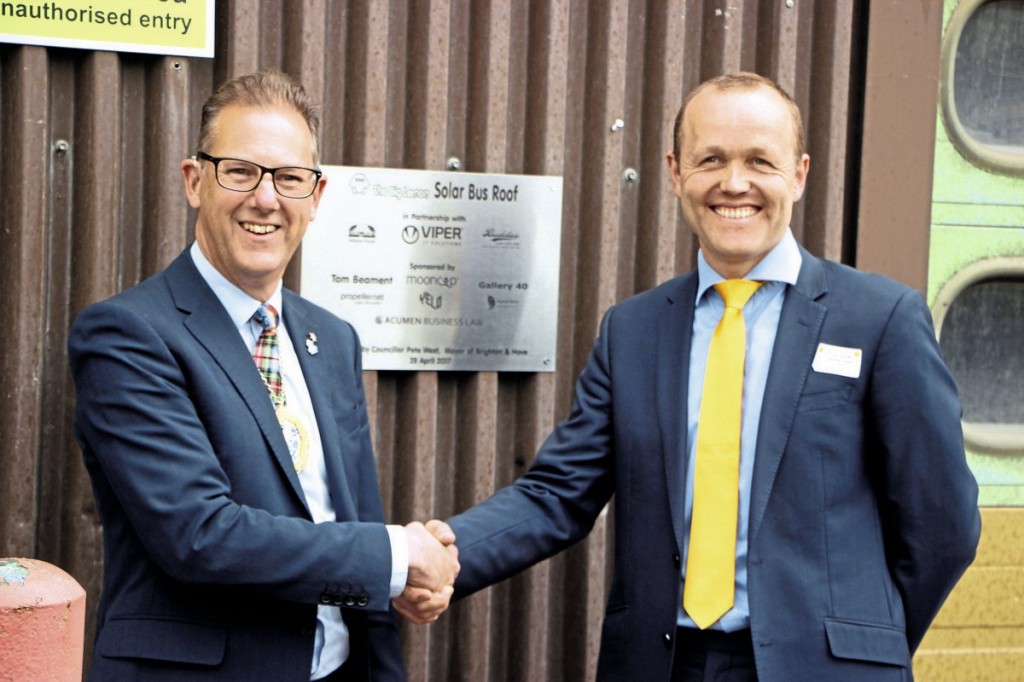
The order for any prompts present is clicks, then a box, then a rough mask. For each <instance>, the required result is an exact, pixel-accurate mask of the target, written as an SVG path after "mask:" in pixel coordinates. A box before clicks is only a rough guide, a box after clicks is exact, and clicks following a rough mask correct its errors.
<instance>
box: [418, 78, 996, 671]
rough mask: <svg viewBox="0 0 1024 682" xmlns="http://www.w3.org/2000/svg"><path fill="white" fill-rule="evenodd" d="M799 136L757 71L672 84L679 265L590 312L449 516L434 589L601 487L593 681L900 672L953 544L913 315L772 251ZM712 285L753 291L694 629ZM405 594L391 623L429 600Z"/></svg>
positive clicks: (714, 321)
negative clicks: (522, 451)
mask: <svg viewBox="0 0 1024 682" xmlns="http://www.w3.org/2000/svg"><path fill="white" fill-rule="evenodd" d="M802 139H803V130H802V123H801V119H800V112H799V110H798V109H797V107H796V105H795V103H794V102H793V100H792V99H791V98H790V97H789V96H788V95H787V94H786V93H785V92H783V91H782V90H781V89H780V88H779V87H778V86H777V85H776V84H775V83H774V82H772V81H770V80H769V79H766V78H762V77H760V76H757V75H755V74H750V73H738V74H732V75H727V76H724V77H720V78H718V79H714V80H712V81H709V82H708V83H705V84H703V85H702V86H700V87H699V88H698V89H697V90H695V91H694V92H693V93H692V94H691V95H690V96H689V97H688V99H687V101H686V103H685V104H684V106H683V109H682V110H681V111H680V115H679V118H678V119H677V123H676V130H675V139H674V145H675V147H674V149H673V151H672V152H670V153H669V154H668V166H669V170H670V174H671V180H672V187H673V191H674V192H675V194H676V196H677V197H678V198H679V201H680V206H681V209H682V213H683V217H684V219H685V221H686V223H687V224H688V226H689V227H690V229H691V230H693V231H694V233H695V234H696V236H697V238H698V241H699V244H700V253H699V256H698V267H697V270H696V271H695V272H692V273H690V274H687V275H684V276H682V277H678V278H676V279H673V280H671V281H669V282H666V283H665V284H663V285H661V286H658V287H656V288H654V289H652V290H650V291H647V292H645V293H642V294H640V295H638V296H635V297H633V298H630V299H628V300H626V301H624V302H622V303H620V304H618V305H615V306H613V307H612V308H611V309H610V310H609V311H608V312H607V313H606V315H605V316H604V319H603V321H602V323H601V327H600V335H599V337H598V339H597V341H596V343H595V345H594V348H593V352H592V353H591V356H590V359H589V361H588V363H587V365H586V367H585V368H584V370H583V373H582V375H581V376H580V379H579V383H578V385H577V389H576V399H575V403H574V405H573V407H572V411H571V414H570V415H569V417H568V418H567V419H566V420H565V421H563V422H562V423H560V424H559V425H558V426H557V427H556V429H555V431H554V432H553V434H552V435H551V436H550V437H549V438H548V440H547V441H546V442H545V443H544V445H543V447H542V448H541V450H540V453H539V454H538V456H537V458H536V460H535V461H534V463H533V465H532V466H531V468H530V470H529V472H527V473H526V474H525V475H523V476H522V477H521V478H520V479H519V480H518V481H516V482H515V483H514V484H513V485H512V486H509V487H507V488H505V489H502V490H500V491H498V492H497V493H496V494H495V495H494V496H492V497H491V498H490V499H488V500H486V501H484V502H482V503H480V504H479V505H477V506H475V507H473V508H471V509H469V510H468V511H466V512H465V513H463V514H460V515H458V516H455V517H454V518H452V519H450V520H449V524H450V526H451V528H452V529H454V530H455V532H456V534H457V535H458V538H459V549H460V561H461V563H462V571H461V573H460V575H459V578H458V581H457V583H456V597H457V598H458V597H461V596H464V595H467V594H470V593H472V592H474V591H476V590H478V589H480V588H482V587H485V586H486V585H489V584H491V583H494V582H496V581H499V580H502V579H504V578H506V577H508V576H510V575H512V574H514V573H516V572H518V571H521V570H522V569H524V568H526V567H527V566H530V565H531V564H533V563H535V562H537V561H539V560H541V559H543V558H545V557H548V556H551V555H552V554H554V553H556V552H558V551H561V550H563V549H565V548H566V547H568V546H569V545H571V544H573V543H574V542H576V541H578V540H580V539H581V538H582V537H584V536H585V535H586V534H587V533H588V532H589V530H590V528H591V527H592V525H593V523H594V521H595V519H596V518H597V516H598V514H599V513H600V512H601V510H602V509H603V508H604V507H605V505H606V504H607V503H608V501H609V500H610V499H611V498H612V496H613V495H615V505H614V514H615V517H614V518H615V521H614V528H615V533H616V540H615V565H614V575H613V577H612V582H611V592H610V594H609V597H608V603H607V611H606V613H605V619H604V625H603V628H602V633H601V651H600V656H599V661H598V679H599V680H603V681H609V680H621V681H623V682H627V681H629V682H631V681H634V680H644V682H658V681H668V680H687V681H689V680H705V681H707V680H729V681H748V680H761V681H762V682H794V681H800V680H806V681H808V682H812V681H813V682H822V681H825V680H827V681H828V682H838V681H843V680H864V681H870V682H884V681H887V680H892V681H896V680H904V681H905V680H910V679H911V678H912V675H913V673H912V669H911V657H912V655H913V653H914V651H915V649H916V648H917V646H918V644H919V643H920V642H921V639H922V637H923V636H924V634H925V631H926V629H927V628H928V626H929V624H930V623H931V621H932V619H933V618H934V616H935V614H936V612H937V611H938V610H939V607H940V606H941V604H942V603H943V601H944V600H945V598H946V597H947V595H948V594H949V592H950V590H951V589H952V588H953V585H954V584H955V583H956V581H957V580H958V579H959V577H960V575H961V574H962V573H963V571H964V570H965V569H966V567H967V566H968V565H969V563H970V562H971V560H972V559H973V557H974V553H975V549H976V545H977V542H978V536H979V531H980V519H979V514H978V509H977V506H976V505H977V486H976V483H975V481H974V478H973V477H972V475H971V473H970V471H969V470H968V469H967V466H966V461H965V456H964V450H963V440H962V434H961V427H960V416H961V412H960V404H959V402H958V399H957V393H956V388H955V386H954V384H953V380H952V378H951V376H950V374H949V372H948V371H947V369H946V366H945V365H944V363H943V361H942V358H941V357H940V353H939V348H938V345H937V343H936V339H935V336H934V333H933V329H932V325H931V317H930V315H929V311H928V309H927V307H926V305H925V303H924V300H923V299H922V297H921V296H920V295H919V294H918V293H917V292H915V291H913V290H911V289H909V288H907V287H905V286H902V285H900V284H897V283H895V282H893V281H891V280H888V279H885V278H883V277H880V276H877V275H870V274H864V273H860V272H856V271H854V270H852V269H850V268H847V267H844V266H842V265H838V264H835V263H831V262H827V261H824V260H821V259H818V258H815V257H814V256H812V255H811V254H809V253H808V252H807V251H805V250H804V249H803V248H801V247H800V246H799V245H798V244H797V243H796V241H795V239H794V238H793V235H792V234H791V231H790V229H789V221H790V216H791V213H792V207H793V204H794V202H796V201H798V200H799V199H800V197H801V195H802V193H803V190H804V185H805V182H806V179H807V174H808V170H809V165H810V160H809V157H808V156H807V154H805V153H804V150H803V142H802ZM735 279H746V280H751V281H753V282H757V283H760V286H759V287H756V285H755V287H756V291H755V293H754V294H753V296H752V297H751V298H750V300H749V302H747V303H746V305H745V306H744V307H743V308H742V316H743V318H744V320H745V325H746V340H745V345H746V356H745V357H746V360H745V364H744V366H743V369H742V370H741V371H742V382H743V386H742V411H741V414H742V416H741V417H737V422H738V428H737V430H738V432H739V445H738V446H737V448H736V450H737V452H736V457H737V458H738V472H737V475H736V478H734V479H733V480H734V481H735V482H734V483H733V487H732V489H731V490H732V494H733V496H732V499H735V500H736V502H734V503H733V504H732V505H727V507H729V506H731V509H732V516H733V517H734V518H735V519H736V520H735V521H733V525H732V529H731V532H728V533H724V532H723V533H720V534H719V535H717V536H716V538H717V542H718V543H721V544H720V545H718V546H719V547H721V545H724V547H725V549H726V552H724V553H723V556H724V558H725V562H724V563H725V564H726V565H727V566H728V569H727V571H725V573H726V575H727V576H728V581H727V582H726V583H725V590H726V591H727V592H728V595H727V599H726V605H725V606H724V607H723V608H722V609H721V610H720V611H716V612H715V613H714V615H713V616H712V617H711V618H710V619H709V618H706V617H704V616H702V617H699V618H698V617H697V615H696V614H695V613H694V612H691V610H690V606H689V604H690V602H689V595H687V596H686V597H684V593H685V592H686V589H685V588H686V584H687V579H688V575H690V563H689V561H690V559H691V556H690V555H691V554H699V552H691V551H690V550H691V547H692V546H693V544H692V543H691V537H692V532H691V530H692V528H693V526H692V525H691V521H692V518H693V516H694V514H693V510H694V506H695V505H694V488H695V482H696V479H697V478H698V476H697V475H696V472H698V471H699V460H700V458H701V457H703V456H704V455H703V451H702V453H701V454H698V446H697V443H698V440H699V439H698V433H699V432H700V430H701V429H702V428H704V427H703V426H702V420H701V412H702V410H701V402H702V395H706V394H704V393H703V392H704V391H705V390H707V388H706V387H705V385H704V381H705V379H704V377H705V361H706V359H707V357H708V354H709V347H710V345H711V339H712V336H713V334H714V330H715V327H716V325H718V322H719V319H720V318H721V317H722V315H723V307H724V304H723V298H722V295H720V294H719V293H718V290H717V289H716V288H715V285H717V284H719V283H721V282H722V281H723V280H735ZM726 286H728V285H726ZM715 381H718V379H717V378H711V377H710V376H709V378H708V382H709V384H711V383H712V382H715ZM736 402H737V407H739V403H740V397H739V396H737V398H736ZM716 409H717V408H716ZM737 488H738V490H737ZM736 492H738V496H737V495H736V494H735V493H736ZM712 497H714V496H712ZM704 499H705V501H706V500H707V499H708V498H707V497H705V498H704ZM712 501H713V500H712ZM716 513H718V512H716ZM732 557H735V559H734V561H732V560H731V558H732ZM696 572H697V571H694V573H696ZM721 573H722V572H719V574H721ZM701 590H703V588H701V589H700V590H696V591H697V592H700V591H701ZM695 596H696V597H700V596H702V595H700V594H697V595H695ZM406 597H407V600H406V601H403V602H402V603H401V604H400V605H399V608H400V610H402V611H403V612H404V613H410V614H415V613H416V601H415V600H416V599H417V598H423V599H424V602H423V603H424V604H428V603H429V601H430V600H429V596H428V595H424V594H421V595H417V594H415V590H410V592H409V594H407V595H406ZM698 623H700V624H699V625H698Z"/></svg>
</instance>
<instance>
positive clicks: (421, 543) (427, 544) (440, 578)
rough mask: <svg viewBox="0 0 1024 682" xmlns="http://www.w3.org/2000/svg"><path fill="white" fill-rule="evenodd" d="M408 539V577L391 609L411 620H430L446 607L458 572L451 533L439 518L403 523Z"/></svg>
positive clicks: (452, 534)
mask: <svg viewBox="0 0 1024 682" xmlns="http://www.w3.org/2000/svg"><path fill="white" fill-rule="evenodd" d="M405 532H406V537H407V538H408V542H409V577H408V579H407V581H406V588H405V591H404V592H403V593H402V596H401V597H399V598H397V599H394V600H393V604H394V606H395V608H396V609H397V610H398V611H399V613H401V614H402V615H403V616H405V617H406V618H407V619H409V620H410V621H412V622H413V623H418V624H422V623H431V622H433V621H435V620H437V619H438V617H439V616H440V615H441V614H442V613H444V611H445V609H447V608H448V603H449V602H450V601H451V597H452V593H453V592H454V585H455V578H456V576H458V574H459V550H458V548H457V547H456V546H455V533H453V532H452V529H451V528H449V527H448V524H446V523H444V522H443V521H437V520H433V521H428V522H427V525H426V526H424V525H423V524H422V523H419V522H414V523H410V524H409V525H407V526H405Z"/></svg>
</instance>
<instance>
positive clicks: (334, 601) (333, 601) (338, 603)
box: [331, 594, 345, 606]
mask: <svg viewBox="0 0 1024 682" xmlns="http://www.w3.org/2000/svg"><path fill="white" fill-rule="evenodd" d="M331 604H333V605H334V606H344V604H345V600H344V599H343V598H342V597H341V595H340V594H336V595H334V598H333V599H331Z"/></svg>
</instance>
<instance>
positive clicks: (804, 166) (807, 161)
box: [793, 154, 811, 204]
mask: <svg viewBox="0 0 1024 682" xmlns="http://www.w3.org/2000/svg"><path fill="white" fill-rule="evenodd" d="M810 169H811V157H810V156H808V155H807V154H804V155H803V156H801V157H800V160H799V161H798V162H797V164H796V176H795V184H794V186H793V203H794V204H795V203H796V202H798V201H800V197H802V196H803V195H804V187H806V186H807V172H808V171H809V170H810Z"/></svg>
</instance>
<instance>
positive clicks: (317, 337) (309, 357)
mask: <svg viewBox="0 0 1024 682" xmlns="http://www.w3.org/2000/svg"><path fill="white" fill-rule="evenodd" d="M283 307H284V309H285V311H286V312H285V315H286V319H287V320H288V322H287V325H288V333H289V334H290V336H291V339H292V345H293V346H294V347H295V354H296V355H297V356H298V358H299V366H300V367H302V377H303V379H305V381H306V389H307V390H308V391H309V398H310V400H311V401H312V403H313V412H314V413H315V414H316V424H317V428H318V429H319V431H320V442H321V444H322V446H323V451H324V464H325V465H326V467H327V485H328V488H329V489H330V493H331V502H332V503H333V505H334V512H335V515H336V516H337V518H338V519H339V520H345V519H355V518H357V513H356V509H355V505H354V503H353V500H352V494H351V492H350V488H349V486H348V477H347V476H346V475H345V467H344V458H343V454H344V453H342V452H341V442H342V441H341V437H342V434H339V433H338V424H337V419H335V414H336V411H335V409H334V406H333V403H332V401H331V396H333V395H334V392H336V391H338V390H339V387H338V385H337V381H336V379H337V377H340V376H343V374H342V373H341V372H339V371H334V368H332V367H330V363H331V361H332V358H337V357H338V353H337V349H334V350H335V352H333V353H332V352H330V351H331V349H330V348H324V349H323V350H324V351H326V352H320V350H321V349H320V344H321V333H320V326H319V325H318V324H317V323H316V322H315V320H314V319H313V318H312V317H311V316H310V315H309V314H308V313H307V310H306V306H305V305H304V304H303V301H302V299H301V298H299V296H297V295H296V294H294V293H292V292H291V291H288V290H287V289H286V290H285V291H284V306H283ZM311 335H312V336H311ZM307 342H312V345H309V344H307ZM312 348H316V353H313V352H312V350H311V349H312ZM356 352H359V349H356ZM332 377H334V378H335V381H333V382H332Z"/></svg>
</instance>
